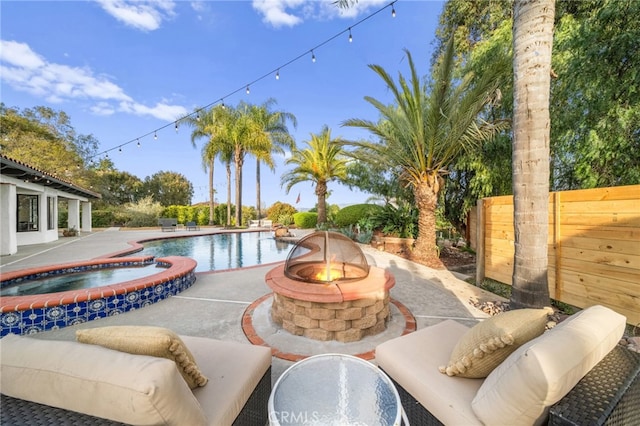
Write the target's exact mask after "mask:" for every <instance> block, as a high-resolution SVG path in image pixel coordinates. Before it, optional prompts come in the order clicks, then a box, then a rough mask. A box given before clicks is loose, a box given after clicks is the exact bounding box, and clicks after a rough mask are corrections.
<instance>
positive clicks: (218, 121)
mask: <svg viewBox="0 0 640 426" xmlns="http://www.w3.org/2000/svg"><path fill="white" fill-rule="evenodd" d="M239 118H240V113H239V111H238V110H237V109H236V108H233V107H231V106H225V105H218V106H216V108H215V110H214V120H213V125H212V126H211V128H210V129H211V132H212V135H214V136H213V142H212V143H213V144H214V146H215V149H216V151H217V152H218V155H219V157H220V161H222V162H223V163H224V164H225V169H226V175H227V220H226V224H225V225H226V226H227V228H229V227H231V162H232V161H233V160H234V156H235V150H236V140H237V139H238V137H239V136H238V134H239V133H242V132H240V131H238V126H239V123H238V122H239Z"/></svg>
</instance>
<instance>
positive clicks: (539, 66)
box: [510, 0, 555, 308]
mask: <svg viewBox="0 0 640 426" xmlns="http://www.w3.org/2000/svg"><path fill="white" fill-rule="evenodd" d="M554 14H555V0H537V1H531V0H516V1H515V3H514V13H513V52H514V58H513V72H514V90H513V92H514V111H513V135H514V138H513V159H512V162H513V205H514V231H515V256H514V262H513V281H512V284H513V286H512V287H513V288H512V291H511V300H510V304H511V307H512V308H524V307H531V308H541V307H543V306H548V305H549V303H550V299H549V284H548V279H547V268H548V258H547V241H548V229H549V218H548V209H549V138H550V136H549V133H550V130H549V129H550V119H549V91H550V85H551V47H552V44H553V20H554Z"/></svg>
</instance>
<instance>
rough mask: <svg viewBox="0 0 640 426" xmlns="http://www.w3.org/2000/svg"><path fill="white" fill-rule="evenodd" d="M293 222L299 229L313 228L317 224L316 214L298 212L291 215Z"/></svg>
mask: <svg viewBox="0 0 640 426" xmlns="http://www.w3.org/2000/svg"><path fill="white" fill-rule="evenodd" d="M293 221H294V222H295V224H296V226H297V227H298V228H301V229H311V228H315V227H316V224H317V223H318V213H313V212H299V213H296V214H294V215H293Z"/></svg>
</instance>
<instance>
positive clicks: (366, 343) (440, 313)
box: [0, 227, 498, 383]
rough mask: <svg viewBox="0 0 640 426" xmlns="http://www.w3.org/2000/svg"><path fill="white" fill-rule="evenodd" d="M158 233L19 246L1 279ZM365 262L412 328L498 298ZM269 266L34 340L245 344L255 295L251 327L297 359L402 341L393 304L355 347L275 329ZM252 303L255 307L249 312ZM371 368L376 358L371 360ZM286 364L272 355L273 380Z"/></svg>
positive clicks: (401, 267) (438, 276)
mask: <svg viewBox="0 0 640 426" xmlns="http://www.w3.org/2000/svg"><path fill="white" fill-rule="evenodd" d="M212 232H221V231H220V229H216V228H206V227H203V228H202V229H201V230H200V231H197V232H193V231H177V232H176V234H177V235H181V236H182V235H184V236H194V235H202V234H208V233H212ZM170 236H174V235H167V233H162V232H161V231H160V229H158V230H139V231H137V230H136V231H130V230H118V229H116V228H111V229H107V230H104V231H98V232H93V233H90V234H83V235H81V236H79V237H71V238H61V239H60V240H58V241H56V242H53V243H47V244H38V245H32V246H23V247H19V249H18V253H16V254H14V255H11V256H3V257H1V258H0V274H2V273H6V272H9V271H15V270H20V269H25V268H30V267H36V266H42V265H51V264H58V263H66V262H70V261H78V260H89V259H93V258H97V257H104V256H106V255H109V254H111V253H115V252H119V251H122V250H125V249H127V248H129V247H130V244H129V243H130V242H133V241H140V240H145V239H150V238H158V237H170ZM361 247H362V249H363V251H364V253H365V255H366V256H367V259H368V261H369V263H370V264H372V265H376V266H378V267H381V268H385V269H388V270H389V271H390V272H391V273H392V274H393V275H394V276H395V278H396V285H395V287H393V288H392V289H391V298H392V300H395V301H397V302H399V304H401V305H402V306H403V307H405V308H406V309H407V310H408V311H409V312H410V314H411V315H413V317H414V318H415V321H416V324H417V328H418V329H420V328H423V327H426V326H429V325H433V324H435V323H438V322H440V321H442V320H444V319H449V318H451V319H455V320H457V321H460V322H461V323H464V324H467V325H472V324H474V323H475V322H477V321H478V320H479V319H481V318H485V317H486V316H487V315H486V314H485V313H484V312H482V311H480V310H478V309H476V308H475V307H473V306H472V305H471V304H470V303H469V299H470V298H471V297H475V298H477V299H478V300H480V301H490V300H496V299H497V298H498V297H497V296H495V295H493V294H491V293H487V292H485V291H483V290H481V289H479V288H477V287H474V286H472V285H469V284H467V283H466V282H464V281H463V279H464V278H465V277H464V276H462V275H459V274H456V273H452V272H450V271H447V270H433V269H430V268H428V267H425V266H422V265H419V264H416V263H414V262H410V261H407V260H405V259H403V258H400V257H398V256H394V255H391V254H388V253H384V252H380V251H377V250H375V249H373V248H371V247H369V246H361ZM273 267H274V265H273V264H271V265H264V266H258V267H249V268H243V269H240V270H231V271H216V272H206V273H198V274H197V280H196V282H195V284H194V285H193V286H192V287H191V288H189V289H187V290H185V291H183V292H182V293H180V294H179V295H177V296H173V297H170V298H169V299H166V300H163V301H161V302H159V303H156V304H154V305H152V306H149V307H145V308H142V309H138V310H134V311H130V312H127V313H125V314H121V315H117V316H113V317H108V318H104V319H100V320H97V321H91V322H88V323H84V324H80V325H77V326H72V327H66V328H63V329H59V330H53V331H46V332H42V333H38V334H36V335H34V337H37V338H42V339H62V340H74V339H75V331H76V330H77V329H79V328H93V327H102V326H109V325H154V326H161V327H167V328H170V329H172V330H174V331H175V332H177V333H178V334H183V335H191V336H201V337H210V338H215V339H222V340H230V341H237V342H242V343H247V344H250V342H249V340H248V339H247V337H246V335H245V333H244V331H243V327H242V321H243V315H244V314H245V311H246V310H247V308H248V307H249V306H250V305H251V304H252V303H254V302H255V301H257V300H258V299H260V298H263V297H264V302H262V303H259V304H258V305H257V307H256V308H255V309H254V311H253V313H252V320H253V326H254V328H255V331H256V332H257V333H258V334H259V336H260V337H261V338H262V339H263V340H264V341H265V342H266V343H267V344H268V345H269V346H271V347H272V348H274V349H277V350H279V351H282V352H287V353H292V354H298V355H301V356H307V355H315V354H319V353H327V352H337V353H346V354H360V353H363V352H368V351H372V350H373V349H375V346H376V345H377V344H379V343H381V342H383V341H385V340H388V339H391V338H394V337H397V336H400V335H401V334H402V332H403V330H404V328H405V325H406V324H405V316H404V315H403V314H402V313H400V312H399V311H398V309H397V307H395V306H394V307H393V308H392V318H391V320H390V322H389V325H388V328H387V330H386V331H385V332H383V333H380V334H378V335H375V336H369V337H366V338H364V339H363V340H361V341H359V342H354V343H340V342H321V341H315V340H310V339H306V338H304V337H299V336H293V335H290V334H289V333H287V332H285V331H283V330H280V329H279V328H278V327H277V326H276V325H275V324H273V322H272V321H271V319H270V315H269V306H270V300H271V299H270V298H269V296H268V295H269V294H270V293H271V290H270V288H269V287H268V286H267V285H266V284H265V281H264V277H265V274H266V273H267V272H268V271H269V270H270V269H271V268H273ZM255 306H256V305H255V304H254V307H255ZM372 362H374V363H375V359H374V360H372ZM291 364H292V361H289V360H286V359H281V358H278V357H273V368H272V371H273V377H272V383H275V381H276V380H277V378H278V377H279V376H280V375H281V374H282V372H283V371H284V370H285V369H286V368H288V367H289V366H290V365H291Z"/></svg>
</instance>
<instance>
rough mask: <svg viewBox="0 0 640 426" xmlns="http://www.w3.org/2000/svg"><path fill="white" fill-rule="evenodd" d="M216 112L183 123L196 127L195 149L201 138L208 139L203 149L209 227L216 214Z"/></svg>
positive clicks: (194, 136) (190, 117) (192, 136)
mask: <svg viewBox="0 0 640 426" xmlns="http://www.w3.org/2000/svg"><path fill="white" fill-rule="evenodd" d="M213 116H214V112H213V109H209V110H205V111H202V113H200V112H198V113H196V115H195V116H189V117H188V118H186V119H184V120H183V122H184V123H186V124H187V125H189V126H191V127H194V130H193V132H191V145H192V146H193V147H194V148H195V147H196V141H197V140H198V139H201V138H206V139H208V141H207V143H205V145H204V146H203V147H202V154H201V155H202V167H203V169H204V170H205V171H207V169H208V171H209V225H213V213H214V208H215V206H214V197H213V195H214V189H213V170H214V163H215V159H216V156H217V152H216V150H215V149H213V146H212V143H211V142H212V139H213V135H212V134H211V131H212V125H213V120H214V118H213Z"/></svg>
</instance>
